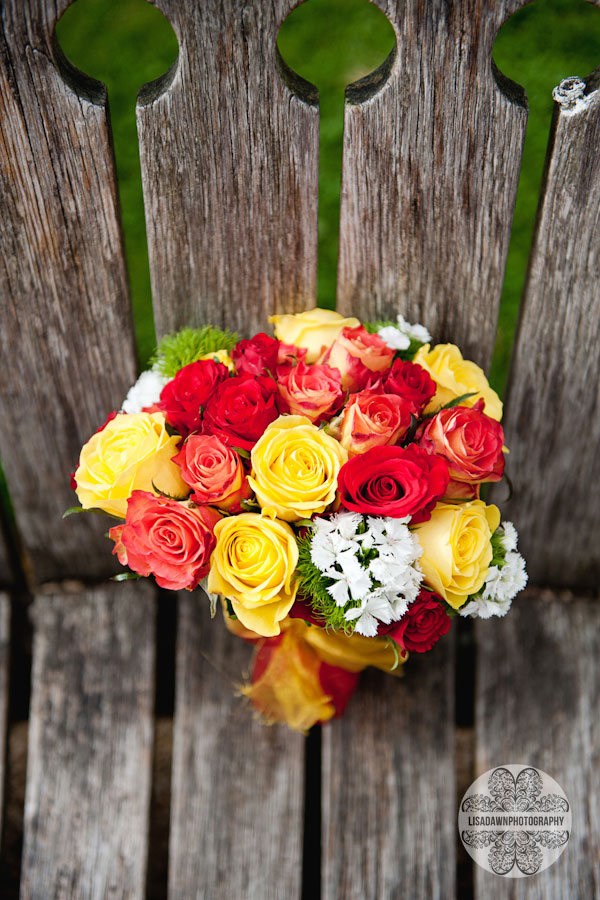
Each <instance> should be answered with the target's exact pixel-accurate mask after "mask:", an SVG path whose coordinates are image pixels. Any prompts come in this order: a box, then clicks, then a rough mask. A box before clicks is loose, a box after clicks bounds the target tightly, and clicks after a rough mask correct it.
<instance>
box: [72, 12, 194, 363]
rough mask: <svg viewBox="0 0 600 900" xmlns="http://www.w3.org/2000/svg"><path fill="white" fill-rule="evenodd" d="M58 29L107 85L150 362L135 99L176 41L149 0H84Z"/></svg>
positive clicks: (139, 318)
mask: <svg viewBox="0 0 600 900" xmlns="http://www.w3.org/2000/svg"><path fill="white" fill-rule="evenodd" d="M56 33H57V37H58V41H59V43H60V45H61V47H62V49H63V50H64V52H65V54H66V56H67V57H68V58H69V59H70V60H71V62H72V63H73V64H74V65H75V66H77V68H78V69H81V70H82V71H84V72H86V74H88V75H91V76H93V77H94V78H97V79H98V80H99V81H103V82H104V84H106V86H107V89H108V102H109V109H110V117H111V125H112V131H113V137H114V143H115V157H116V163H117V175H118V180H119V194H120V198H121V211H122V219H123V232H124V235H125V249H126V253H127V268H128V270H129V281H130V285H131V296H132V301H133V314H134V320H135V327H136V337H137V344H138V355H139V358H140V362H141V364H142V365H144V364H145V363H146V362H147V361H148V359H149V357H150V354H151V353H152V351H153V350H154V346H155V343H156V337H155V331H154V319H153V315H152V295H151V292H150V273H149V269H148V251H147V247H146V226H145V222H144V201H143V198H142V182H141V174H140V160H139V153H138V142H137V131H136V124H135V101H136V97H137V93H138V90H139V88H140V87H141V85H142V84H145V83H146V82H147V81H152V80H154V79H155V78H158V77H159V76H160V75H162V74H163V73H164V72H166V71H167V69H169V67H170V66H171V65H172V64H173V62H174V61H175V59H176V58H177V49H178V47H177V40H176V38H175V34H174V32H173V29H172V28H171V26H170V24H169V23H168V22H167V20H166V19H165V17H164V16H163V15H162V13H160V12H159V11H158V10H157V9H155V8H154V7H153V6H150V5H149V4H148V3H146V2H145V0H78V2H77V3H74V4H73V5H72V6H70V7H69V9H67V11H66V13H65V14H64V16H63V17H62V19H61V20H60V22H59V23H58V27H57V29H56Z"/></svg>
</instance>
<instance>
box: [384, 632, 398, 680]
mask: <svg viewBox="0 0 600 900" xmlns="http://www.w3.org/2000/svg"><path fill="white" fill-rule="evenodd" d="M385 639H386V641H387V642H388V644H389V645H390V647H391V648H392V650H393V651H394V665H393V666H392V668H391V669H390V672H395V671H396V669H397V668H398V666H399V665H400V655H399V654H398V647H397V646H396V641H395V640H394V639H393V638H391V637H390V636H389V634H386V636H385Z"/></svg>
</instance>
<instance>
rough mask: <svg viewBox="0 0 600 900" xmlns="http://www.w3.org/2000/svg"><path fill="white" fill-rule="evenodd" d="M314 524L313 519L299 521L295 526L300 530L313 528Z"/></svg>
mask: <svg viewBox="0 0 600 900" xmlns="http://www.w3.org/2000/svg"><path fill="white" fill-rule="evenodd" d="M314 524H315V523H314V522H313V520H312V519H298V521H297V522H294V525H297V526H298V527H299V528H311V527H312V526H313V525H314Z"/></svg>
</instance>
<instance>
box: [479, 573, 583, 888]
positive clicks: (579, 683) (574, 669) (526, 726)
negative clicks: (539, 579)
mask: <svg viewBox="0 0 600 900" xmlns="http://www.w3.org/2000/svg"><path fill="white" fill-rule="evenodd" d="M476 633H477V641H478V664H477V678H476V690H477V694H476V698H477V699H476V739H477V749H476V775H477V776H479V775H482V774H483V773H484V772H486V771H487V770H488V769H491V768H493V767H494V766H497V765H502V764H503V763H518V764H525V765H527V764H531V765H533V766H536V767H538V768H540V769H542V770H543V771H544V772H547V773H548V774H549V775H551V776H552V777H553V778H554V779H555V780H556V781H557V782H558V783H559V784H560V786H561V787H562V789H563V790H564V791H565V793H566V795H567V798H568V800H569V803H570V804H571V812H572V815H573V826H572V832H571V838H570V840H569V844H568V846H567V848H566V849H565V851H564V852H563V854H562V855H561V857H560V859H559V860H558V861H557V862H556V863H555V864H554V865H553V866H551V867H550V868H549V869H547V870H546V871H544V872H541V873H540V874H539V875H536V876H535V877H533V878H521V879H517V880H515V881H511V884H510V891H509V889H508V886H507V882H506V881H505V880H504V879H502V878H499V877H497V876H494V875H492V874H491V873H488V872H486V871H485V870H483V869H481V868H480V867H478V866H476V867H475V870H476V871H475V886H476V890H475V897H476V898H477V900H500V898H502V900H504V898H506V897H507V896H509V894H510V897H511V898H514V900H564V898H565V897H590V898H592V897H598V896H600V869H599V867H598V847H599V846H600V725H599V720H598V705H599V703H600V665H599V662H598V660H599V659H600V604H598V603H597V602H593V601H592V600H590V599H587V598H582V597H578V596H577V595H573V594H571V593H570V592H567V591H565V592H563V593H559V594H558V595H556V594H553V593H552V592H550V591H534V590H529V591H526V592H525V593H524V594H523V595H522V596H521V597H520V598H519V599H518V600H517V601H516V602H515V604H514V606H513V609H512V610H511V611H510V613H509V615H507V616H506V618H505V619H502V620H501V621H498V620H496V621H487V622H478V623H477V628H476Z"/></svg>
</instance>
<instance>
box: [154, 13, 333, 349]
mask: <svg viewBox="0 0 600 900" xmlns="http://www.w3.org/2000/svg"><path fill="white" fill-rule="evenodd" d="M151 2H153V3H154V5H155V6H157V7H158V8H159V9H160V10H161V11H162V12H163V13H164V14H165V15H166V16H167V18H168V19H169V21H170V22H171V24H172V25H173V28H174V30H175V33H176V34H177V38H178V40H179V59H178V61H177V62H176V63H175V66H174V67H173V69H172V71H171V72H170V73H169V75H168V76H167V77H165V78H164V79H162V80H161V81H159V82H155V83H153V84H150V85H147V86H146V87H145V88H144V89H142V92H141V94H140V97H139V99H138V111H137V117H138V133H139V138H140V158H141V165H142V178H143V184H144V198H145V205H146V230H147V233H148V246H149V253H150V269H151V276H152V293H153V297H154V315H155V321H156V328H157V332H158V334H159V335H162V334H164V333H165V332H166V331H171V330H173V329H177V328H181V327H182V326H184V325H199V324H205V323H207V322H210V323H212V324H215V325H224V324H226V325H229V326H232V327H235V328H238V329H240V330H241V331H243V332H244V333H246V332H248V333H253V332H256V331H263V330H264V329H265V327H266V321H267V316H268V315H269V314H271V313H274V312H283V311H288V312H290V311H299V310H301V309H305V308H307V307H310V306H313V305H314V301H315V290H316V247H317V178H318V140H319V112H318V107H317V99H316V90H315V89H314V88H313V87H312V86H311V85H309V84H308V83H306V82H304V81H302V79H300V78H298V77H297V76H296V75H295V74H294V73H292V72H291V71H290V70H289V69H288V68H287V67H286V65H285V63H283V61H282V60H281V58H280V57H279V54H278V51H277V48H276V43H275V42H276V37H277V32H278V30H279V26H280V25H281V23H282V22H283V20H284V19H285V18H286V16H287V15H288V13H289V12H291V10H292V9H293V8H294V7H295V6H297V5H298V0H273V2H269V3H247V2H245V0H205V2H203V3H198V2H197V0H151Z"/></svg>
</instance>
